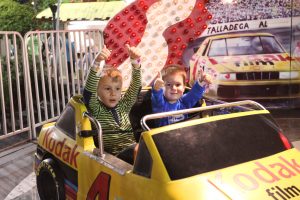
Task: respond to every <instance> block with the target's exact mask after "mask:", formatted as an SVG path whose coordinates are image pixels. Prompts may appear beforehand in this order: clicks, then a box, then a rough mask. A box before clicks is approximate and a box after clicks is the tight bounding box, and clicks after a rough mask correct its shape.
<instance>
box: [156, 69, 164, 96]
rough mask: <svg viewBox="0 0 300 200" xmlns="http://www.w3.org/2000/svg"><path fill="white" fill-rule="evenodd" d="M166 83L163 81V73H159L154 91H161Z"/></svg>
mask: <svg viewBox="0 0 300 200" xmlns="http://www.w3.org/2000/svg"><path fill="white" fill-rule="evenodd" d="M164 85H165V82H164V81H163V80H162V77H161V72H158V75H157V78H156V80H155V81H154V84H153V89H154V90H156V91H159V90H160V89H161V88H162V87H164Z"/></svg>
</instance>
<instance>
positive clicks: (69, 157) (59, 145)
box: [42, 129, 79, 168]
mask: <svg viewBox="0 0 300 200" xmlns="http://www.w3.org/2000/svg"><path fill="white" fill-rule="evenodd" d="M52 133H53V132H52V130H51V129H48V130H47V131H46V132H45V137H44V140H43V144H42V145H43V146H44V147H45V148H46V149H47V150H48V151H50V152H51V153H52V154H54V155H56V156H57V157H59V158H60V159H61V160H63V161H65V162H67V163H69V164H70V165H72V166H73V167H75V168H77V156H78V155H79V152H78V151H76V150H77V144H75V145H74V146H73V147H70V146H68V145H67V144H66V141H67V139H66V138H63V139H62V140H57V139H54V138H53V137H51V135H52Z"/></svg>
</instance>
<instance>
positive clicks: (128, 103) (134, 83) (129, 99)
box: [120, 68, 142, 113]
mask: <svg viewBox="0 0 300 200" xmlns="http://www.w3.org/2000/svg"><path fill="white" fill-rule="evenodd" d="M141 79H142V78H141V68H139V69H136V68H133V69H132V78H131V82H130V85H129V88H128V89H127V91H126V93H125V94H124V97H123V98H122V100H121V102H120V103H121V105H122V106H121V107H122V108H123V109H124V110H123V111H124V112H126V113H129V112H130V109H131V107H132V106H133V104H134V103H135V101H136V98H137V96H138V94H139V92H140V89H141V87H142V80H141Z"/></svg>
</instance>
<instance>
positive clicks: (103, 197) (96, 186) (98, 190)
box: [86, 172, 110, 200]
mask: <svg viewBox="0 0 300 200" xmlns="http://www.w3.org/2000/svg"><path fill="white" fill-rule="evenodd" d="M109 187H110V175H109V174H106V173H104V172H100V174H99V175H98V176H97V178H96V179H95V181H94V183H93V184H92V186H91V188H90V190H89V192H88V194H87V198H86V199H87V200H94V199H95V198H96V196H97V195H98V200H108V198H109Z"/></svg>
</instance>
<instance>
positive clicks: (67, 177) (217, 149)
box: [35, 91, 300, 200]
mask: <svg viewBox="0 0 300 200" xmlns="http://www.w3.org/2000/svg"><path fill="white" fill-rule="evenodd" d="M150 92H151V91H150ZM141 93H142V94H143V93H148V94H149V91H142V92H141ZM146 97H147V98H148V97H149V95H144V96H143V97H142V98H139V102H138V106H140V105H142V106H145V105H146V106H147V107H149V106H150V107H151V105H149V104H143V102H148V100H149V99H146ZM81 98H82V97H81V96H74V97H72V98H71V100H70V101H69V103H68V104H67V106H66V108H65V109H64V111H63V112H62V114H61V116H60V117H59V118H58V120H57V121H56V122H53V123H49V124H46V125H44V126H43V128H42V130H41V132H40V134H39V137H38V147H37V151H36V154H35V170H36V181H37V188H38V192H39V195H40V198H41V199H101V200H141V199H143V200H154V199H159V200H171V199H172V200H185V199H186V200H191V199H199V200H200V199H206V200H207V199H218V200H223V199H224V200H225V199H274V200H276V199H277V200H283V199H299V198H300V152H299V151H298V150H296V149H295V148H293V147H292V146H291V144H290V143H289V141H288V140H287V138H286V137H285V136H284V134H283V133H282V131H281V129H280V128H279V127H278V126H277V125H276V123H275V121H274V120H273V119H272V117H271V115H270V113H269V112H268V110H266V109H265V108H264V107H262V106H261V105H260V104H258V103H256V102H254V101H249V100H246V101H239V102H231V103H224V102H219V101H215V100H209V99H206V106H201V107H196V108H191V109H187V110H180V111H174V112H167V113H159V114H148V115H145V116H144V117H142V119H141V125H142V128H143V129H144V131H143V132H142V134H141V136H140V139H139V149H138V152H137V157H136V160H135V161H134V163H133V164H130V163H127V162H126V161H124V160H121V159H119V158H118V157H115V156H113V155H110V154H108V153H106V152H105V151H103V143H102V134H105V133H102V131H101V124H99V123H98V122H97V121H96V120H95V119H94V118H93V117H92V116H90V115H89V114H88V111H87V109H86V107H85V105H84V104H83V102H82V101H81ZM142 110H146V109H145V108H141V109H140V111H142ZM188 113H189V114H190V118H188V119H187V120H184V121H180V122H178V123H175V124H172V125H168V126H164V127H160V128H153V127H151V126H150V123H149V122H151V120H157V119H159V118H162V117H168V116H172V115H180V114H188ZM131 114H132V115H135V114H136V112H135V113H131ZM136 122H137V121H136ZM137 123H138V122H137ZM95 134H96V135H97V136H98V137H97V138H98V139H97V140H94V137H93V136H95Z"/></svg>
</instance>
